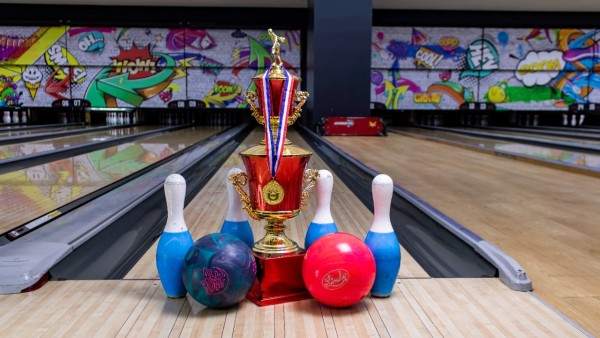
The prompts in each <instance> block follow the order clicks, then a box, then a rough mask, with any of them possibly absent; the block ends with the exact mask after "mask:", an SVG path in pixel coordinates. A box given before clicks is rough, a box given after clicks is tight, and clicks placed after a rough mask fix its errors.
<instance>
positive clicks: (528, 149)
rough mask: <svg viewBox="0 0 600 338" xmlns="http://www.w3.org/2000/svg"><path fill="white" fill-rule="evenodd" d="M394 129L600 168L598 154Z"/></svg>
mask: <svg viewBox="0 0 600 338" xmlns="http://www.w3.org/2000/svg"><path fill="white" fill-rule="evenodd" d="M394 131H398V132H399V133H408V134H418V135H424V136H428V137H432V138H435V139H441V140H446V141H451V142H456V143H460V144H467V145H471V146H475V147H477V148H482V149H489V150H494V151H502V152H505V153H509V154H512V155H526V156H529V157H534V158H539V159H542V160H552V161H557V162H562V163H565V164H569V165H576V166H582V167H585V168H590V169H595V170H600V156H598V155H592V154H585V153H577V152H572V151H566V150H561V149H555V148H550V147H540V146H534V145H528V144H523V143H515V142H506V141H496V140H491V139H489V138H483V137H482V138H479V137H473V136H467V135H460V134H456V133H451V132H446V131H441V130H428V129H420V128H397V129H396V128H395V129H394Z"/></svg>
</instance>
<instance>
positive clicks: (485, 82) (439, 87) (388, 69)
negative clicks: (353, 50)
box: [371, 27, 600, 110]
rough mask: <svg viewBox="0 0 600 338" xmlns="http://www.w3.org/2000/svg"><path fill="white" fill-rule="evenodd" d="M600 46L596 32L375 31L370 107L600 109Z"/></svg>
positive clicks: (431, 28)
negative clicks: (471, 105) (582, 105)
mask: <svg viewBox="0 0 600 338" xmlns="http://www.w3.org/2000/svg"><path fill="white" fill-rule="evenodd" d="M599 38H600V30H592V29H589V30H585V29H537V28H532V29H515V28H506V29H503V28H451V27H444V28H440V27H374V28H373V32H372V47H371V51H372V52H371V68H372V73H371V101H374V102H380V103H383V104H385V105H386V107H387V108H388V109H458V108H459V106H460V105H461V104H462V103H465V102H488V103H494V104H495V105H496V107H497V109H510V110H566V109H568V106H569V105H570V104H573V103H599V102H600V76H599V75H600V74H599V73H598V70H597V68H599V67H600V46H599V45H598V42H597V41H598V39H599Z"/></svg>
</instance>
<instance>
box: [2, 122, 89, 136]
mask: <svg viewBox="0 0 600 338" xmlns="http://www.w3.org/2000/svg"><path fill="white" fill-rule="evenodd" d="M86 128H89V127H85V126H81V125H78V126H68V127H54V128H40V129H28V130H27V129H26V130H18V129H13V130H0V138H6V137H11V136H24V135H35V134H44V133H55V132H59V131H66V130H78V129H86Z"/></svg>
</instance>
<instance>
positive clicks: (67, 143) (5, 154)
mask: <svg viewBox="0 0 600 338" xmlns="http://www.w3.org/2000/svg"><path fill="white" fill-rule="evenodd" d="M161 128H164V126H135V127H129V128H115V129H108V130H102V131H98V132H91V133H85V134H77V135H71V136H61V137H55V138H47V139H43V140H36V141H30V142H24V143H17V144H7V145H2V146H0V160H4V159H9V158H18V157H20V156H27V155H31V154H38V153H41V152H46V151H53V150H58V149H64V148H68V147H72V146H76V145H82V144H89V143H95V142H102V141H108V140H111V139H115V138H118V137H121V136H130V135H134V134H138V133H142V132H146V131H150V130H157V129H161ZM0 163H1V162H0Z"/></svg>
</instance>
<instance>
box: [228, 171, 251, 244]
mask: <svg viewBox="0 0 600 338" xmlns="http://www.w3.org/2000/svg"><path fill="white" fill-rule="evenodd" d="M241 172H242V170H241V169H240V168H231V170H229V172H228V173H227V178H226V181H227V197H228V198H229V208H228V210H227V216H225V221H224V222H223V226H222V227H221V233H228V234H231V235H234V236H236V237H237V238H239V239H241V240H242V241H243V242H244V243H246V244H248V246H249V247H252V246H253V245H254V235H253V234H252V228H251V227H250V223H249V222H248V216H247V214H246V212H245V211H244V210H243V209H242V202H241V199H240V195H239V194H238V192H237V191H236V190H235V188H234V187H233V184H231V182H230V181H229V177H230V176H231V175H235V174H238V173H241Z"/></svg>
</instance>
